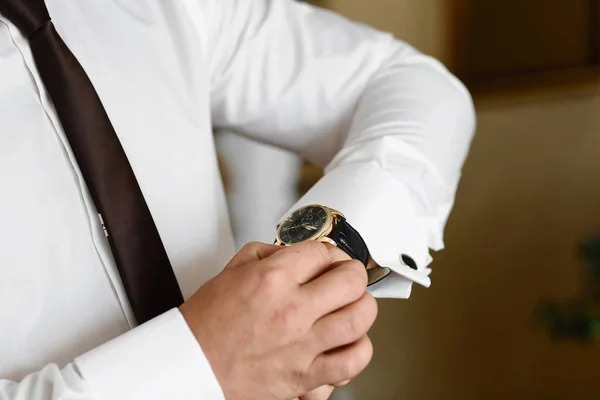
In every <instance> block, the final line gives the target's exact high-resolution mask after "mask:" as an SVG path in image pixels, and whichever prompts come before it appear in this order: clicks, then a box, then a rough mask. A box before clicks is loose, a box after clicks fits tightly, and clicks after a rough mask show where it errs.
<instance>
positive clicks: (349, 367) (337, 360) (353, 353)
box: [309, 335, 373, 386]
mask: <svg viewBox="0 0 600 400" xmlns="http://www.w3.org/2000/svg"><path fill="white" fill-rule="evenodd" d="M372 357H373V345H372V344H371V340H369V337H368V336H366V335H365V336H363V337H362V338H360V339H359V340H358V341H356V342H354V343H352V344H350V345H348V346H345V347H342V348H340V349H337V350H335V351H332V352H328V353H323V354H321V355H320V356H319V357H317V358H316V359H315V361H313V363H312V365H311V367H310V370H309V371H310V372H309V373H310V379H313V382H311V384H312V385H315V386H322V385H332V384H335V382H344V381H347V380H352V379H354V378H356V377H357V376H358V374H360V373H361V372H362V371H363V370H364V369H365V368H366V367H367V365H369V362H371V358H372Z"/></svg>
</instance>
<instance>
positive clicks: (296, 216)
mask: <svg viewBox="0 0 600 400" xmlns="http://www.w3.org/2000/svg"><path fill="white" fill-rule="evenodd" d="M325 222H327V211H325V209H324V208H323V207H319V206H308V207H304V208H301V209H299V210H296V211H294V212H293V213H292V214H291V215H289V216H288V217H287V218H286V219H285V220H284V221H283V223H282V224H281V227H280V228H279V238H280V239H281V241H282V242H283V243H285V244H294V243H299V242H303V241H305V240H308V239H310V238H312V237H313V236H315V235H316V234H317V233H319V232H320V231H321V229H322V228H323V227H324V226H325Z"/></svg>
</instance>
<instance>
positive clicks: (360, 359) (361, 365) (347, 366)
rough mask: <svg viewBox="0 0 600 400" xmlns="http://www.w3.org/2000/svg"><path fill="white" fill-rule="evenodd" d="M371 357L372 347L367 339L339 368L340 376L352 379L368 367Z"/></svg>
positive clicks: (366, 338)
mask: <svg viewBox="0 0 600 400" xmlns="http://www.w3.org/2000/svg"><path fill="white" fill-rule="evenodd" d="M372 357H373V345H372V344H371V341H370V340H369V338H368V337H365V339H364V340H362V341H361V342H360V344H359V345H358V346H357V347H356V349H354V351H352V352H351V353H350V354H349V355H348V357H346V359H345V360H344V363H343V365H342V366H341V371H342V375H343V376H344V378H345V379H353V378H355V377H356V376H358V374H360V373H361V372H362V371H363V370H364V369H365V368H366V367H367V365H369V362H370V361H371V358H372Z"/></svg>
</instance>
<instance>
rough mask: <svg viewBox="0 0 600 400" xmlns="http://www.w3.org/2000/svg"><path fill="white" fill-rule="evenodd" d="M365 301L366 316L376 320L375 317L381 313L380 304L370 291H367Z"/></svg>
mask: <svg viewBox="0 0 600 400" xmlns="http://www.w3.org/2000/svg"><path fill="white" fill-rule="evenodd" d="M363 301H364V302H365V309H366V310H365V314H366V316H367V317H368V319H369V320H371V321H373V322H374V321H375V318H377V314H378V313H379V305H378V304H377V300H376V299H375V297H373V296H372V295H371V294H370V293H365V294H364V300H363Z"/></svg>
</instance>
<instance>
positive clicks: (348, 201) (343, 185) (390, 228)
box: [292, 163, 431, 298]
mask: <svg viewBox="0 0 600 400" xmlns="http://www.w3.org/2000/svg"><path fill="white" fill-rule="evenodd" d="M308 204H322V205H324V206H327V207H332V208H334V209H336V210H339V211H340V212H342V213H343V214H344V215H345V217H346V219H347V220H348V222H349V223H350V224H351V225H352V226H353V227H354V228H355V229H356V230H357V231H358V232H359V233H360V235H361V236H362V237H363V239H364V240H365V243H366V244H367V247H368V248H369V252H370V253H371V257H372V258H373V260H374V261H375V262H376V263H377V264H379V265H381V266H385V267H389V268H390V269H391V270H392V271H393V272H392V274H390V275H389V276H388V277H387V278H385V279H383V280H382V281H380V282H378V283H377V284H375V285H373V286H371V287H370V288H369V292H371V293H372V294H373V295H374V296H377V297H389V298H408V297H409V295H410V291H411V286H412V282H417V283H419V284H421V285H423V286H425V287H429V285H430V284H431V281H430V279H429V276H428V275H429V273H430V269H429V268H426V267H427V265H428V264H429V263H430V262H431V256H430V255H429V248H428V245H427V243H428V242H427V237H428V234H429V233H428V229H427V228H428V225H429V224H427V223H426V221H423V220H420V219H419V218H418V216H417V213H416V211H415V206H414V204H413V201H412V200H411V197H410V192H409V191H408V189H407V188H406V186H405V185H403V184H402V183H401V182H399V181H398V179H396V178H395V177H394V176H392V174H390V173H389V172H387V171H385V170H383V169H381V168H380V167H379V166H378V165H377V164H375V163H356V164H354V163H353V164H347V165H340V166H337V167H336V168H334V169H332V170H331V171H329V172H328V173H327V174H326V175H325V176H324V177H323V178H321V179H320V180H319V182H317V184H316V185H315V186H313V187H312V188H311V189H310V190H309V191H308V192H307V193H306V194H305V195H304V196H303V197H302V198H301V199H300V200H299V201H298V202H297V203H296V204H295V205H294V206H293V207H292V209H295V208H298V207H301V206H304V205H308ZM403 255H404V256H408V257H410V258H412V259H413V260H414V264H416V269H413V268H412V267H411V266H409V265H407V264H406V263H405V262H404V260H403Z"/></svg>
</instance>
